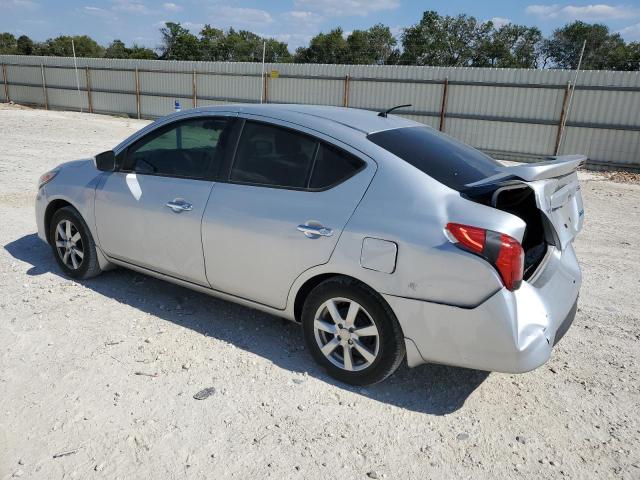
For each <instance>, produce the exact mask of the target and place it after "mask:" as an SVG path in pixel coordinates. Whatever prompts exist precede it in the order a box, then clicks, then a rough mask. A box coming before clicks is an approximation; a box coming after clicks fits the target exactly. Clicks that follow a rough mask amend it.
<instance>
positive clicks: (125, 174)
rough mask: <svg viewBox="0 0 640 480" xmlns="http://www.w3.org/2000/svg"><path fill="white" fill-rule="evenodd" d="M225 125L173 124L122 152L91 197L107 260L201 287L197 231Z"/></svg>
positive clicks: (221, 121)
mask: <svg viewBox="0 0 640 480" xmlns="http://www.w3.org/2000/svg"><path fill="white" fill-rule="evenodd" d="M229 124H230V122H229V120H228V119H226V118H224V117H221V118H211V117H199V118H196V119H192V120H184V121H179V122H176V123H173V124H170V125H168V126H165V127H161V128H160V129H158V130H155V131H153V132H151V133H149V134H148V135H146V136H145V137H143V138H142V139H141V140H138V141H137V142H136V143H135V144H133V145H132V146H130V147H129V148H128V150H127V152H126V154H125V159H124V161H123V165H122V168H121V171H117V172H113V173H110V174H108V175H106V178H105V179H104V180H103V182H102V183H101V184H100V186H99V187H98V189H97V191H96V200H95V209H96V224H97V231H98V239H99V242H100V246H101V248H102V249H103V250H104V252H105V253H106V254H107V255H108V256H109V257H112V258H114V259H118V260H121V261H125V262H127V263H131V264H134V265H138V266H141V267H145V268H148V269H150V270H154V271H157V272H160V273H163V274H167V275H171V276H174V277H177V278H180V279H184V280H187V281H190V282H195V283H198V284H201V285H208V284H207V280H206V275H205V270H204V260H203V256H202V240H201V233H200V227H201V221H202V215H203V212H204V210H205V207H206V205H207V201H208V199H209V194H210V193H211V189H212V187H213V185H214V181H213V179H214V178H215V174H217V168H218V167H219V165H220V164H221V162H222V157H223V155H224V152H225V143H226V141H225V139H226V138H227V135H228V130H229V128H228V126H229Z"/></svg>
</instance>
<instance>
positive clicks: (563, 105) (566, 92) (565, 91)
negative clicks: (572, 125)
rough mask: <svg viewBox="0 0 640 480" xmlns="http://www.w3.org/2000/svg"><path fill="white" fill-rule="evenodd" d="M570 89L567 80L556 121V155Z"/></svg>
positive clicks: (569, 83) (554, 151) (554, 152)
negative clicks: (558, 119) (557, 121)
mask: <svg viewBox="0 0 640 480" xmlns="http://www.w3.org/2000/svg"><path fill="white" fill-rule="evenodd" d="M570 91H571V82H567V87H566V88H565V89H564V97H563V99H562V110H561V111H560V122H559V123H558V133H557V135H556V146H555V149H554V150H553V154H554V155H558V151H559V150H560V138H561V136H562V125H564V118H565V116H566V115H567V102H568V101H569V92H570Z"/></svg>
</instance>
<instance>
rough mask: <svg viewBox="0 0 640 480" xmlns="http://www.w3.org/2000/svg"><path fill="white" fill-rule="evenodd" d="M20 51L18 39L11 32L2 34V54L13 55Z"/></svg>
mask: <svg viewBox="0 0 640 480" xmlns="http://www.w3.org/2000/svg"><path fill="white" fill-rule="evenodd" d="M17 49H18V44H17V42H16V37H14V36H13V34H11V33H9V32H3V33H0V54H5V55H13V54H15V53H16V51H17Z"/></svg>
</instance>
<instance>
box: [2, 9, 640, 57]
mask: <svg viewBox="0 0 640 480" xmlns="http://www.w3.org/2000/svg"><path fill="white" fill-rule="evenodd" d="M539 1H540V0H530V1H520V0H497V1H491V2H488V1H479V0H448V1H447V2H436V1H429V0H271V1H258V0H240V1H233V0H171V1H162V0H161V1H152V0H103V1H98V0H57V1H52V0H49V1H47V0H0V32H3V31H8V32H11V33H13V34H14V35H16V36H18V35H23V34H26V35H28V36H29V37H31V38H32V39H34V40H39V41H42V40H45V39H47V38H51V37H56V36H58V35H84V34H86V35H89V36H91V37H92V38H94V39H95V40H97V41H98V42H99V43H101V44H104V45H106V44H108V43H109V42H111V41H112V40H114V39H116V38H117V39H121V40H123V41H124V42H125V43H126V44H132V43H137V44H139V45H143V46H147V47H151V48H156V47H158V46H159V42H160V35H159V28H160V27H161V26H162V25H163V23H164V22H165V21H174V22H180V23H182V24H183V25H184V26H185V27H187V28H189V29H190V30H191V31H192V33H194V34H197V33H198V32H199V31H200V29H201V28H202V26H203V25H204V24H207V23H208V24H210V25H211V26H213V27H217V28H223V29H227V28H229V27H234V28H235V29H246V30H251V31H252V32H255V33H257V34H259V35H262V36H268V37H273V38H276V39H278V40H280V41H283V42H286V43H287V44H288V45H289V50H291V51H293V50H295V48H296V47H299V46H301V45H305V44H307V43H308V41H309V39H310V38H311V37H312V36H313V35H315V34H317V33H319V32H321V31H325V32H326V31H329V30H330V29H332V28H334V27H337V26H340V27H342V29H343V30H344V31H345V32H350V31H351V30H355V29H366V28H368V27H370V26H371V25H374V24H376V23H383V24H385V25H388V26H389V27H391V30H392V32H393V33H394V35H400V34H401V33H402V29H403V28H404V27H408V26H410V25H413V24H415V23H417V22H418V21H419V20H420V17H421V16H422V13H423V12H424V11H425V10H436V11H437V12H438V13H440V14H441V15H457V14H459V13H466V14H468V15H473V16H475V17H476V18H478V19H479V20H493V21H494V23H496V24H498V25H500V24H503V23H509V22H512V23H520V24H525V25H536V26H537V27H539V28H540V30H542V32H543V34H545V35H548V34H550V33H551V32H553V30H554V29H555V28H557V27H559V26H562V25H564V24H565V23H567V22H571V21H573V20H583V21H586V22H591V23H595V22H598V23H604V24H606V25H608V26H609V28H610V29H611V30H612V31H614V32H619V33H620V34H621V35H622V36H623V38H624V39H625V40H626V41H640V0H635V1H629V2H626V3H599V4H596V3H589V2H580V1H572V2H568V3H566V2H549V3H542V2H540V3H538V2H539Z"/></svg>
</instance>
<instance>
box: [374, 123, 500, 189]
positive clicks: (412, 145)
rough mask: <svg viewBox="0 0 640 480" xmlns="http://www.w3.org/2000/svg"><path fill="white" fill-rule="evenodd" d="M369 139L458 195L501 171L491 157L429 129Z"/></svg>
mask: <svg viewBox="0 0 640 480" xmlns="http://www.w3.org/2000/svg"><path fill="white" fill-rule="evenodd" d="M367 138H368V139H369V140H371V141H372V142H373V143H375V144H376V145H379V146H381V147H382V148H384V149H385V150H388V151H389V152H391V153H393V154H394V155H396V156H398V157H400V158H401V159H403V160H404V161H406V162H408V163H410V164H411V165H413V166H414V167H416V168H418V169H419V170H422V171H423V172H424V173H426V174H427V175H429V176H431V177H433V178H434V179H436V180H438V181H439V182H440V183H444V184H445V185H446V186H448V187H450V188H453V189H455V190H458V191H460V190H462V189H463V188H464V186H465V185H466V184H468V183H473V182H476V181H478V180H482V179H484V178H486V177H488V176H491V175H494V174H496V173H499V171H500V170H499V169H500V164H499V163H498V162H496V161H495V160H493V159H492V158H491V157H488V156H487V155H485V154H484V153H482V152H480V151H478V150H476V149H475V148H471V147H469V146H467V145H465V144H463V143H460V142H458V141H456V140H454V139H452V138H451V137H449V136H447V135H443V134H441V133H439V132H437V131H435V130H433V129H431V128H427V127H409V128H397V129H393V130H385V131H383V132H378V133H372V134H371V135H369V136H368V137H367Z"/></svg>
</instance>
